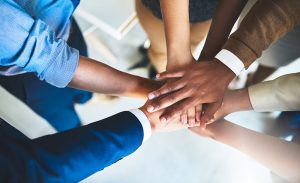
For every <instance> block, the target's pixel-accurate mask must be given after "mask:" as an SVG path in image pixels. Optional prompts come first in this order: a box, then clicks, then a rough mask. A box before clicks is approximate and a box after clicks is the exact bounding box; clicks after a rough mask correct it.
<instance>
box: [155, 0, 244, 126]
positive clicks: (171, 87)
mask: <svg viewBox="0 0 300 183" xmlns="http://www.w3.org/2000/svg"><path fill="white" fill-rule="evenodd" d="M246 2H247V1H246V0H243V1H240V0H231V1H230V2H228V1H220V3H219V5H218V7H217V10H216V13H215V15H214V18H213V22H212V25H211V28H210V31H209V33H208V36H207V40H206V43H205V46H204V48H203V51H202V53H201V56H200V58H199V60H205V59H206V62H201V63H197V64H195V63H190V64H189V65H188V66H187V67H184V68H182V69H181V70H180V71H179V72H180V73H179V74H175V75H173V76H170V75H169V76H170V77H169V78H179V77H182V78H181V79H180V80H179V81H174V82H171V83H169V84H166V85H165V86H163V87H162V88H161V89H160V90H157V91H155V92H153V93H151V94H150V95H149V98H150V99H153V98H156V97H157V96H161V95H164V94H167V93H171V92H173V93H172V94H170V95H166V97H165V98H163V99H162V100H161V101H156V100H154V101H153V103H152V104H151V106H149V109H150V110H149V111H156V110H159V109H161V108H164V107H168V110H167V111H168V112H167V114H165V115H164V116H162V119H163V120H164V119H166V120H168V119H170V118H172V117H174V116H175V115H176V114H181V113H182V111H185V110H187V109H188V108H190V107H192V106H200V105H201V104H203V103H216V102H217V101H219V102H218V103H220V101H221V100H222V97H223V94H224V90H225V89H226V87H227V85H228V84H229V82H230V81H231V80H232V79H233V78H234V73H233V72H232V71H231V70H230V69H228V68H227V67H226V66H225V65H224V64H222V63H221V62H220V61H218V60H216V59H214V60H212V61H210V62H207V59H212V58H213V57H214V56H215V55H216V53H217V52H218V51H219V50H220V49H221V47H222V46H223V44H224V42H225V41H226V40H227V37H228V35H229V33H230V31H231V29H232V26H233V25H234V23H235V21H236V20H237V18H238V16H239V14H240V12H241V10H242V9H243V7H244V6H245V4H246ZM182 3H183V2H182ZM170 6H171V5H170ZM162 8H163V6H162ZM173 12H174V11H173ZM165 21H167V19H165ZM169 21H171V20H169ZM181 24H182V25H185V24H183V23H181ZM169 26H171V25H169ZM165 27H166V29H167V30H166V32H168V24H166V23H165ZM182 27H183V26H182ZM183 28H184V27H183ZM183 28H182V29H183ZM170 29H171V28H170ZM174 29H175V28H173V29H171V30H174ZM177 29H178V28H177ZM185 31H187V30H185ZM174 32H175V31H174ZM178 34H180V33H178ZM174 35H175V34H174ZM184 35H185V34H184ZM167 36H169V37H171V38H172V34H171V35H168V34H166V37H167ZM177 37H178V36H177ZM186 37H187V36H186ZM171 38H169V39H170V40H171V41H172V40H176V36H174V38H173V39H171ZM179 40H181V39H179ZM171 41H170V42H171ZM167 42H168V37H167ZM173 42H175V41H173ZM178 43H179V46H177V47H180V46H181V45H185V44H180V42H178ZM183 50H185V46H184V49H183ZM181 52H182V51H181ZM179 53H180V52H179ZM188 53H189V52H188ZM179 69H180V68H179ZM176 70H178V69H176ZM167 72H168V69H167ZM160 77H161V78H162V77H164V74H162V75H160ZM176 90H179V91H176ZM177 102H178V103H177ZM175 103H177V105H173V104H175ZM204 110H206V109H204ZM196 111H199V110H196ZM214 112H215V111H214V110H212V113H214ZM205 114H209V112H208V111H207V112H206V113H205ZM196 116H197V117H198V116H200V115H196ZM207 116H210V115H207ZM198 118H200V117H198Z"/></svg>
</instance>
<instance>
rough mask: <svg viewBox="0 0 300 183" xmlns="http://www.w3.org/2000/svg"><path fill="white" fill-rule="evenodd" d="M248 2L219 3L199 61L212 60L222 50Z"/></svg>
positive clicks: (225, 0)
mask: <svg viewBox="0 0 300 183" xmlns="http://www.w3.org/2000/svg"><path fill="white" fill-rule="evenodd" d="M247 1H248V0H229V1H228V0H220V1H219V4H218V6H217V8H216V12H215V14H214V17H213V19H212V23H211V26H210V29H209V32H208V35H207V38H206V41H205V44H204V47H203V49H202V51H201V54H200V57H199V60H207V59H212V58H214V57H215V56H216V54H217V53H218V52H219V51H220V50H221V48H222V47H223V45H224V44H225V42H226V41H227V39H228V36H229V34H230V32H231V30H232V27H233V25H234V23H235V22H236V20H237V19H238V17H239V16H240V13H241V11H242V9H243V8H244V7H245V5H246V3H247Z"/></svg>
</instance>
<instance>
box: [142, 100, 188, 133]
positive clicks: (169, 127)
mask: <svg viewBox="0 0 300 183" xmlns="http://www.w3.org/2000/svg"><path fill="white" fill-rule="evenodd" d="M148 103H149V101H147V102H146V104H145V105H144V106H142V107H141V108H140V110H141V111H142V112H143V113H144V114H145V115H146V116H147V118H148V120H149V122H150V125H151V129H152V132H169V131H175V130H180V129H184V128H188V127H190V126H189V125H188V124H183V123H181V122H180V120H179V117H178V118H176V117H175V118H173V119H172V122H171V123H168V124H167V123H161V121H160V120H159V117H160V115H161V114H162V113H163V112H164V109H162V110H159V111H156V112H154V113H149V112H148V111H147V109H146V107H147V105H148Z"/></svg>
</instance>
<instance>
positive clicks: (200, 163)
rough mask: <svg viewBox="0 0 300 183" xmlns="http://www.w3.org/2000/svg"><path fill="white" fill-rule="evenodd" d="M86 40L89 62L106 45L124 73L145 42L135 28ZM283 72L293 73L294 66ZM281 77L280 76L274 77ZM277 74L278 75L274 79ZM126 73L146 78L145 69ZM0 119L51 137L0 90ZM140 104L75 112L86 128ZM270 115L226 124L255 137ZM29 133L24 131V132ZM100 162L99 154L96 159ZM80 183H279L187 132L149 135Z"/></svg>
mask: <svg viewBox="0 0 300 183" xmlns="http://www.w3.org/2000/svg"><path fill="white" fill-rule="evenodd" d="M89 36H91V37H87V40H88V44H89V48H90V54H91V57H93V58H97V59H99V60H103V59H105V58H103V56H102V55H101V53H99V52H98V50H97V48H96V47H95V44H97V41H96V42H95V40H97V39H101V40H102V41H103V42H105V43H107V44H108V45H109V48H110V49H111V51H112V52H113V53H114V55H115V56H116V58H117V59H118V62H113V63H110V62H108V63H110V64H111V65H112V66H114V67H117V68H118V69H120V70H126V69H127V68H128V67H129V66H131V65H132V64H134V63H135V62H136V61H138V60H139V58H140V57H141V55H139V53H138V51H137V46H138V45H140V44H142V43H143V41H144V40H145V35H144V34H143V32H142V30H141V28H140V27H139V26H136V27H135V28H134V29H133V31H131V32H130V33H129V34H128V35H127V36H126V37H125V38H124V39H123V40H121V41H120V42H119V41H116V40H113V39H111V38H109V37H107V36H106V35H103V34H102V33H101V32H96V33H94V34H91V35H89ZM295 64H296V66H295V65H291V66H288V67H287V68H285V69H284V71H287V70H288V71H289V72H293V71H295V68H297V67H298V68H299V65H300V64H299V61H298V62H297V63H295ZM280 72H281V71H280ZM280 72H279V73H280ZM132 73H134V74H138V75H141V76H146V75H147V70H146V69H137V70H135V71H133V72H132ZM0 101H1V102H0V117H2V118H4V119H6V120H7V121H9V122H10V123H11V124H12V125H14V126H15V127H16V128H18V129H20V130H21V131H22V132H23V133H25V134H26V135H27V136H29V137H31V138H34V137H37V136H41V135H45V134H49V133H54V130H53V128H51V127H50V126H49V125H48V124H47V123H46V121H45V120H43V119H42V118H40V117H39V116H37V115H36V114H34V113H33V112H32V111H31V110H30V109H28V108H27V107H26V106H25V105H24V104H23V103H21V102H20V101H18V100H17V99H16V98H14V97H12V96H11V95H10V94H8V93H7V92H6V91H5V90H3V89H2V88H0ZM142 104H143V101H141V100H137V99H129V98H113V99H112V98H109V97H106V96H104V95H99V94H97V95H94V97H93V99H92V100H91V101H90V102H88V103H87V104H85V105H77V106H76V109H77V111H78V113H79V115H80V117H81V119H82V121H83V122H84V123H85V124H87V123H89V122H93V121H96V120H99V119H102V118H105V117H107V116H110V115H112V114H115V113H117V112H119V111H123V110H128V109H131V108H135V107H138V106H140V105H142ZM274 117H275V115H274V114H257V113H254V112H243V113H236V114H233V115H231V116H229V117H228V119H229V120H231V121H233V122H235V123H238V124H240V125H242V126H246V127H248V128H251V129H253V130H256V131H260V132H265V131H268V129H271V128H272V127H273V125H274ZM29 127H30V128H29ZM99 156H101V154H99ZM83 182H90V183H93V182H95V183H96V182H97V183H98V182H102V183H199V182H201V183H271V182H283V181H281V180H280V179H279V178H276V179H274V178H272V176H271V174H270V171H269V170H268V169H266V168H264V167H263V166H261V165H259V164H258V163H257V162H255V161H254V160H253V159H251V158H249V157H247V156H245V155H243V154H241V153H240V152H238V151H236V150H234V149H231V148H229V147H227V146H225V145H222V144H219V143H217V142H214V141H212V140H209V139H205V138H200V137H198V136H196V135H194V134H192V133H190V132H188V131H187V130H183V131H179V132H173V133H168V134H155V135H153V136H152V137H151V139H149V140H148V141H146V142H145V143H144V144H143V145H142V147H140V148H139V149H138V150H137V151H136V152H135V153H133V154H132V155H130V156H129V157H126V158H124V159H123V160H121V161H119V162H117V163H116V164H114V165H112V166H110V167H108V168H106V169H105V170H103V171H101V172H98V173H96V174H94V175H93V176H91V177H89V178H87V179H86V180H84V181H83Z"/></svg>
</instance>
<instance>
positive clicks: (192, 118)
mask: <svg viewBox="0 0 300 183" xmlns="http://www.w3.org/2000/svg"><path fill="white" fill-rule="evenodd" d="M195 113H196V110H195V107H192V108H190V109H188V110H187V114H188V123H189V125H190V126H194V125H195V118H196V116H195Z"/></svg>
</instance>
